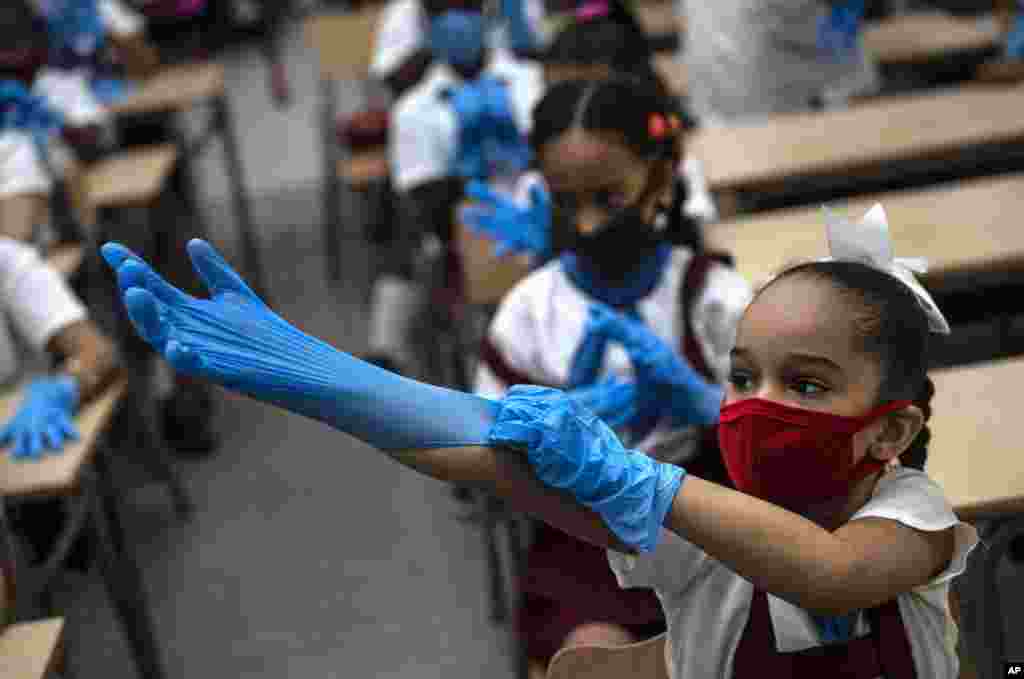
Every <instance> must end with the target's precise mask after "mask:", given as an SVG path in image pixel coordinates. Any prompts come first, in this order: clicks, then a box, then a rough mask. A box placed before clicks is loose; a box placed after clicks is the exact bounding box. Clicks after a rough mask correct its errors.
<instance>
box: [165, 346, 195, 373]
mask: <svg viewBox="0 0 1024 679" xmlns="http://www.w3.org/2000/svg"><path fill="white" fill-rule="evenodd" d="M166 358H167V362H168V363H170V364H171V367H173V368H174V369H175V370H177V371H178V372H180V373H185V374H187V375H194V374H197V373H199V372H201V371H202V370H203V365H204V364H203V360H202V356H200V355H199V353H198V352H197V351H195V350H194V349H192V348H191V347H190V346H188V345H186V344H184V343H182V342H179V341H178V340H175V339H172V340H170V341H169V342H168V343H167V351H166Z"/></svg>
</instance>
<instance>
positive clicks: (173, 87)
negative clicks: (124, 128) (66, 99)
mask: <svg viewBox="0 0 1024 679" xmlns="http://www.w3.org/2000/svg"><path fill="white" fill-rule="evenodd" d="M224 91H225V79H224V67H223V66H221V65H220V64H219V63H217V62H205V63H198V64H185V65H182V66H169V67H167V68H164V69H162V70H161V71H159V72H157V74H156V75H154V76H153V77H152V78H149V79H148V80H146V81H145V82H142V83H139V84H138V89H137V90H136V91H135V92H134V93H133V94H132V95H131V96H130V97H128V98H127V99H125V100H124V101H122V102H120V103H117V104H114V105H113V106H111V107H110V110H111V112H112V113H115V114H118V115H126V114H137V113H164V112H168V111H178V110H181V109H187V108H190V107H192V106H193V105H194V104H196V103H197V102H199V101H202V100H205V99H213V98H215V97H219V96H221V95H222V94H224Z"/></svg>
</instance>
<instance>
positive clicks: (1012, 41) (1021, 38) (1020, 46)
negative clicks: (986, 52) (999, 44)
mask: <svg viewBox="0 0 1024 679" xmlns="http://www.w3.org/2000/svg"><path fill="white" fill-rule="evenodd" d="M1003 55H1004V56H1005V57H1006V58H1007V59H1014V60H1017V61H1020V60H1024V10H1021V9H1019V8H1018V11H1017V14H1016V15H1015V16H1014V19H1013V26H1011V27H1010V32H1009V33H1007V35H1006V44H1005V45H1003Z"/></svg>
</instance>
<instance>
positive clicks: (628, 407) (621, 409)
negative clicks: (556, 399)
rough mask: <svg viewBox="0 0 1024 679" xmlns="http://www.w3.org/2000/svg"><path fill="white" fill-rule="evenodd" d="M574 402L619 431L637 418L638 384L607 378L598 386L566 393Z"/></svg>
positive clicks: (592, 385) (594, 385)
mask: <svg viewBox="0 0 1024 679" xmlns="http://www.w3.org/2000/svg"><path fill="white" fill-rule="evenodd" d="M566 393H567V394H568V395H569V396H570V397H571V398H572V399H573V400H574V401H576V402H577V403H579V404H580V405H581V406H583V407H584V408H586V409H587V410H589V411H590V412H592V413H594V414H595V415H597V416H598V417H599V418H601V419H602V420H603V421H604V423H605V424H607V425H608V426H609V427H611V428H612V429H614V430H616V431H618V430H620V429H623V428H626V427H628V426H629V424H630V422H631V421H632V420H633V418H635V417H636V414H637V413H636V382H630V381H626V380H623V379H620V378H617V377H606V378H605V379H603V380H601V381H600V382H598V383H596V384H591V385H590V386H586V387H580V388H578V389H572V390H570V391H567V392H566Z"/></svg>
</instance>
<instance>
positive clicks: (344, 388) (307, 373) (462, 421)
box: [101, 240, 498, 451]
mask: <svg viewBox="0 0 1024 679" xmlns="http://www.w3.org/2000/svg"><path fill="white" fill-rule="evenodd" d="M101 252H102V254H103V257H104V259H106V261H107V263H108V264H109V265H110V266H111V267H112V268H113V269H114V270H115V271H116V272H117V281H118V286H119V288H120V290H121V296H122V297H123V299H124V303H125V306H126V307H127V309H128V315H129V317H130V318H131V320H132V323H133V324H134V326H135V328H136V330H137V331H138V333H139V334H140V335H141V336H142V338H143V339H145V340H146V341H147V342H149V343H150V344H151V345H152V346H153V347H154V348H155V349H156V350H157V351H158V352H160V353H161V354H162V355H163V356H164V357H166V358H167V360H168V362H170V364H171V365H172V366H174V368H175V369H176V370H178V371H179V372H182V373H185V374H187V375H191V376H194V377H201V378H204V379H207V380H210V381H212V382H216V383H218V384H220V385H223V386H224V387H227V388H228V389H231V390H234V391H237V392H240V393H242V394H246V395H247V396H250V397H252V398H254V399H257V400H260V401H264V402H266V403H271V404H273V405H276V406H279V407H281V408H285V409H287V410H290V411H292V412H294V413H298V414H300V415H305V416H306V417H310V418H312V419H315V420H319V421H320V422H323V423H325V424H328V425H330V426H332V427H334V428H336V429H339V430H341V431H343V432H345V433H347V434H350V435H352V436H355V437H356V438H358V439H361V440H362V441H365V442H366V443H368V444H370V445H371V446H374V447H376V448H379V449H381V450H385V451H387V450H401V449H409V448H438V447H449V446H463V445H480V444H483V443H484V442H485V441H486V440H487V432H488V430H489V429H490V427H491V424H492V422H493V420H494V416H495V414H496V413H497V409H498V404H497V403H496V402H495V401H490V400H487V399H484V398H480V397H478V396H474V395H472V394H466V393H462V392H458V391H452V390H450V389H443V388H441V387H435V386H431V385H427V384H423V383H422V382H416V381H414V380H409V379H406V378H404V377H400V376H399V375H396V374H394V373H392V372H388V371H387V370H383V369H381V368H378V367H376V366H373V365H371V364H369V363H365V362H363V361H360V360H358V359H356V358H354V357H352V356H350V355H349V354H346V353H345V352H342V351H338V350H337V349H335V348H334V347H332V346H330V345H329V344H327V343H325V342H322V341H320V340H318V339H316V338H315V337H311V336H309V335H307V334H305V333H303V332H302V331H300V330H298V329H297V328H295V327H294V326H292V325H291V324H289V323H288V322H287V321H285V320H284V319H283V318H281V317H280V316H278V315H277V314H275V313H274V312H273V311H271V310H270V308H269V307H267V306H266V304H264V303H263V301H262V300H260V299H259V298H258V297H257V296H256V295H255V294H254V293H253V291H252V290H250V289H249V286H248V285H246V284H245V282H244V281H243V280H242V279H241V277H240V276H239V275H238V274H237V273H235V272H234V271H233V270H232V269H231V267H229V266H228V265H227V263H226V262H225V261H224V260H223V259H222V258H221V256H220V255H219V254H218V253H217V252H216V251H215V250H214V249H213V248H212V247H211V246H210V244H209V243H206V242H205V241H201V240H192V241H190V242H189V244H188V253H189V257H190V258H191V260H192V266H193V268H194V269H195V270H196V273H198V275H199V277H200V278H201V279H202V281H203V282H204V284H205V285H206V287H207V289H209V291H210V299H199V298H196V297H192V296H190V295H187V294H185V293H184V292H182V291H181V290H178V289H177V288H175V287H173V286H171V285H170V284H169V283H167V282H166V281H164V280H163V279H162V278H160V276H159V275H158V274H157V273H156V272H155V271H153V270H152V269H151V268H150V267H149V266H148V265H147V264H146V263H145V262H144V261H142V260H141V259H140V258H139V257H138V256H137V255H135V254H134V253H132V252H131V251H130V250H128V249H127V248H125V247H123V246H121V245H119V244H116V243H107V244H106V245H104V246H103V248H102V249H101Z"/></svg>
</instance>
